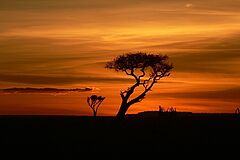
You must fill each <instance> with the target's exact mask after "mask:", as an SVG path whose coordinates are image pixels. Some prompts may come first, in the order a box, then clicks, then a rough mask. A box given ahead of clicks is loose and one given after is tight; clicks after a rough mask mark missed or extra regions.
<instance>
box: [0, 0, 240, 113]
mask: <svg viewBox="0 0 240 160" xmlns="http://www.w3.org/2000/svg"><path fill="white" fill-rule="evenodd" d="M239 8H240V0H218V1H216V0H202V1H197V0H192V1H189V0H188V1H186V0H182V1H179V0H162V1H158V0H122V1H117V0H112V1H109V0H75V1H74V0H68V1H65V0H51V1H42V0H34V1H28V0H21V1H19V0H12V1H7V0H3V1H1V5H0V89H4V88H12V87H20V88H23V87H54V88H84V87H92V88H94V89H93V91H88V92H80V93H64V94H50V93H41V94H40V93H39V94H37V93H34V94H32V93H24V94H23V93H11V94H9V93H8V94H7V93H3V92H2V93H1V92H0V102H1V103H0V114H68V115H76V114H77V115H90V114H91V110H90V108H88V106H87V103H86V97H87V96H90V95H92V94H99V95H103V96H106V99H105V101H104V102H103V104H102V106H101V108H100V109H99V114H100V115H115V114H116V112H117V110H118V107H119V103H120V95H119V92H120V90H124V89H126V88H127V87H128V86H129V85H130V84H131V83H132V80H131V77H128V76H125V75H124V74H123V73H115V72H114V71H109V70H106V69H105V68H104V64H105V63H106V62H107V61H109V60H112V59H113V58H114V57H115V56H117V55H119V54H122V53H126V52H132V51H149V52H160V53H163V54H168V55H169V56H170V58H171V61H172V62H173V63H174V66H175V68H174V70H173V72H172V75H171V76H170V77H168V78H166V79H162V80H161V82H160V83H158V84H156V85H155V86H154V88H153V91H152V92H151V93H149V95H147V97H146V99H144V100H143V101H142V102H141V103H139V104H136V105H134V106H133V107H132V108H130V110H129V112H128V113H136V112H139V111H144V110H157V109H158V105H162V106H163V107H165V108H167V107H170V106H174V107H176V108H177V110H179V111H192V112H233V111H234V109H235V108H236V107H237V106H239V105H240V85H239V81H240V67H239V65H240V29H239V28H240V11H239Z"/></svg>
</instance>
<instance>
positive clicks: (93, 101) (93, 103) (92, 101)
mask: <svg viewBox="0 0 240 160" xmlns="http://www.w3.org/2000/svg"><path fill="white" fill-rule="evenodd" d="M104 99H105V97H103V96H97V95H92V96H90V97H88V98H87V103H88V105H89V107H90V108H91V109H92V111H93V116H94V117H96V116H97V111H98V108H99V106H100V105H101V103H102V102H103V100H104Z"/></svg>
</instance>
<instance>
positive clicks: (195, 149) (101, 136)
mask: <svg viewBox="0 0 240 160" xmlns="http://www.w3.org/2000/svg"><path fill="white" fill-rule="evenodd" d="M0 128H1V129H0V145H1V148H2V149H1V150H0V152H1V154H0V155H3V154H8V155H9V156H16V154H17V155H19V156H25V155H29V153H31V154H34V155H35V156H43V155H48V156H55V155H58V156H62V157H64V156H65V157H71V156H76V155H77V156H79V155H81V154H82V153H87V152H90V153H89V155H91V154H96V152H99V153H116V154H118V155H122V154H124V152H130V153H134V152H138V153H140V154H141V153H147V154H148V153H152V154H155V155H156V154H164V153H168V154H171V153H172V154H175V153H182V154H183V153H184V154H189V153H196V154H199V155H201V154H204V153H212V154H213V153H214V154H215V153H216V154H219V153H220V154H221V153H226V151H228V153H229V154H233V155H234V154H236V155H238V156H239V153H240V115H234V114H180V113H168V114H167V113H163V114H161V115H159V116H158V115H153V116H151V115H147V114H146V115H129V116H128V117H127V118H126V119H125V120H124V121H117V120H116V119H115V118H114V117H97V118H95V119H94V118H93V117H77V116H0Z"/></svg>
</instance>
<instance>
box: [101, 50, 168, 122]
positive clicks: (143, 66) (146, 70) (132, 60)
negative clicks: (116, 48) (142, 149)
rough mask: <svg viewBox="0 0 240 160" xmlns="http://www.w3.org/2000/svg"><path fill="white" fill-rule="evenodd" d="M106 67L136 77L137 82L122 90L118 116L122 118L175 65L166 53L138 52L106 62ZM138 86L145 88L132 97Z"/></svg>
mask: <svg viewBox="0 0 240 160" xmlns="http://www.w3.org/2000/svg"><path fill="white" fill-rule="evenodd" d="M106 68H108V69H114V70H115V71H117V72H119V71H121V72H125V73H126V74H127V75H129V76H132V77H133V78H134V79H135V84H133V85H132V86H130V87H129V88H128V89H127V90H125V91H121V92H120V95H121V98H122V103H121V106H120V109H119V111H118V113H117V117H118V118H120V119H122V118H124V117H125V114H126V112H127V110H128V108H129V107H130V106H131V105H133V104H135V103H137V102H140V101H142V100H143V99H144V97H145V96H146V94H147V93H148V92H149V91H150V90H151V89H152V87H153V85H154V84H155V83H157V81H158V80H160V79H161V78H163V77H166V76H169V75H170V71H171V69H172V68H173V65H172V64H171V63H169V61H168V56H166V55H161V54H150V53H143V52H137V53H127V54H123V55H120V56H117V57H116V58H115V59H114V60H113V61H111V62H108V63H107V64H106ZM137 87H141V88H143V91H142V92H141V93H140V94H139V95H137V96H136V97H135V98H130V96H131V95H132V94H133V93H134V91H135V89H136V88H137Z"/></svg>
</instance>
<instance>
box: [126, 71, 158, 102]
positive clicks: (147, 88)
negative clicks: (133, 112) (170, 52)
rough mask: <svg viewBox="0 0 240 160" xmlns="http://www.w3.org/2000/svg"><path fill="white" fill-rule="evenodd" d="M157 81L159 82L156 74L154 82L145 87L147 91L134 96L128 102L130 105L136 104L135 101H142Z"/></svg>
mask: <svg viewBox="0 0 240 160" xmlns="http://www.w3.org/2000/svg"><path fill="white" fill-rule="evenodd" d="M156 82H157V81H156V76H155V77H154V78H153V81H152V83H151V84H150V85H149V87H146V88H145V91H143V92H142V93H141V94H140V95H139V96H137V97H136V98H133V99H132V100H130V101H129V102H128V104H129V105H132V104H134V103H137V102H140V101H141V100H142V99H143V98H144V97H145V95H146V93H147V92H148V91H150V90H151V88H152V87H153V85H154V83H156Z"/></svg>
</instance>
